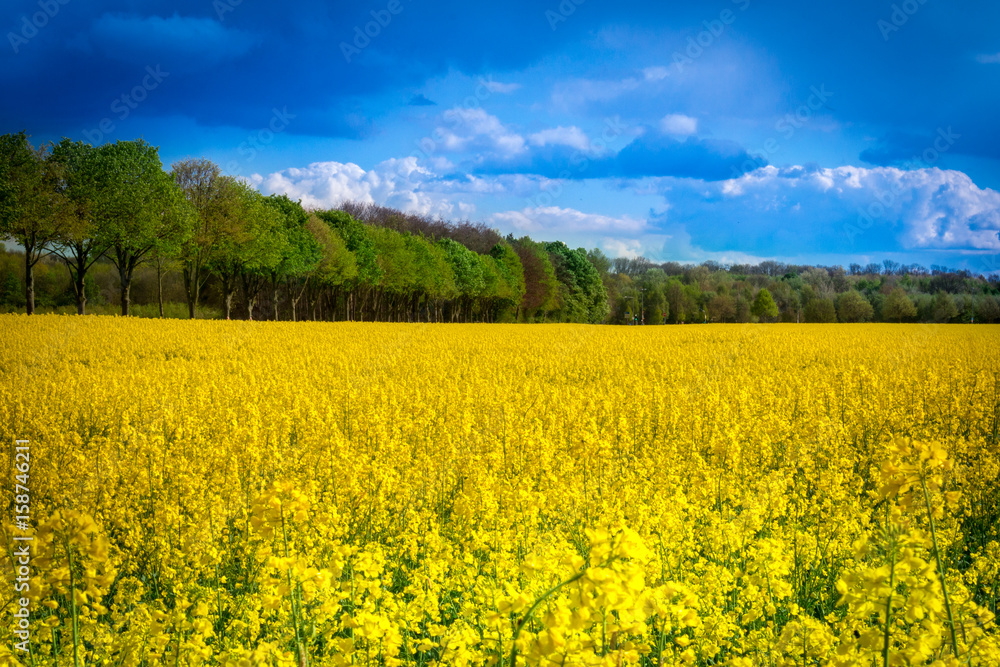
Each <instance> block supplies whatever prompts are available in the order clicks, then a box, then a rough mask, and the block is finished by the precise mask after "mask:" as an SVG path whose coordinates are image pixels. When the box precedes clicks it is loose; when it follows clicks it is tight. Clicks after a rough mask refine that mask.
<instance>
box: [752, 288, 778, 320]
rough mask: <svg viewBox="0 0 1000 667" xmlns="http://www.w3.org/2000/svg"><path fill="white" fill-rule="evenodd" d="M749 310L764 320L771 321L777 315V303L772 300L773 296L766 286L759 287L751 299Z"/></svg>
mask: <svg viewBox="0 0 1000 667" xmlns="http://www.w3.org/2000/svg"><path fill="white" fill-rule="evenodd" d="M750 312H751V313H753V314H754V315H756V316H757V317H758V318H759V319H761V320H763V321H765V322H766V321H771V320H774V318H776V317H777V316H778V304H776V303H775V302H774V297H772V296H771V293H770V292H769V291H768V290H767V289H766V288H761V290H760V291H759V292H757V296H756V298H754V300H753V306H751V308H750Z"/></svg>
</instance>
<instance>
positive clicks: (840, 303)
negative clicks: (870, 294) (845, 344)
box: [837, 289, 875, 322]
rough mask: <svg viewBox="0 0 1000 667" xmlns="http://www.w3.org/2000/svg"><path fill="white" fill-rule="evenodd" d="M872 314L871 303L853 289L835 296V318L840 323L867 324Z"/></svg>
mask: <svg viewBox="0 0 1000 667" xmlns="http://www.w3.org/2000/svg"><path fill="white" fill-rule="evenodd" d="M874 313H875V309H874V308H873V307H872V304H871V302H870V301H868V299H866V298H865V297H864V295H863V294H861V292H859V291H857V290H855V289H850V290H847V291H846V292H844V293H843V294H840V295H839V296H837V317H838V318H839V319H840V321H841V322H867V321H868V320H870V319H871V318H872V315H873V314H874Z"/></svg>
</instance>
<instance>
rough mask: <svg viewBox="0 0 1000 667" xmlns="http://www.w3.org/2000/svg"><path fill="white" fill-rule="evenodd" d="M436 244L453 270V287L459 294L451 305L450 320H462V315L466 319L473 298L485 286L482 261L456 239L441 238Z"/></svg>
mask: <svg viewBox="0 0 1000 667" xmlns="http://www.w3.org/2000/svg"><path fill="white" fill-rule="evenodd" d="M437 244H438V246H439V247H440V248H441V250H442V251H443V252H444V255H445V258H446V259H447V260H448V264H449V265H450V266H451V269H452V271H453V272H454V275H455V287H456V289H457V290H458V294H459V297H458V298H457V299H456V300H455V303H454V304H453V306H452V312H451V321H452V322H456V321H463V320H462V318H463V317H464V318H465V320H464V321H468V319H469V318H470V317H471V316H472V306H473V303H474V299H476V298H477V297H479V296H480V295H481V294H482V293H483V290H484V289H485V288H486V280H485V278H484V276H483V267H482V263H481V262H480V261H479V258H478V256H477V255H476V253H474V252H472V251H471V250H469V249H468V248H466V247H465V246H464V245H462V244H461V243H459V242H457V241H452V240H451V239H448V238H443V239H439V240H438V242H437Z"/></svg>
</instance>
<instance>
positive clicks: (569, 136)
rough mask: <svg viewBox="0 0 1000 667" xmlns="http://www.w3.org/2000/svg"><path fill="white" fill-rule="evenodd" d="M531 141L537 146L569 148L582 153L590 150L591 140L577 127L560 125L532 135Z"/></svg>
mask: <svg viewBox="0 0 1000 667" xmlns="http://www.w3.org/2000/svg"><path fill="white" fill-rule="evenodd" d="M529 139H530V140H531V143H532V144H534V145H535V146H569V147H570V148H575V149H577V150H580V151H586V150H589V149H590V139H588V138H587V135H586V134H584V133H583V130H581V129H580V128H578V127H576V126H575V125H571V126H570V127H562V126H561V125H560V126H559V127H553V128H549V129H546V130H542V131H541V132H536V133H534V134H533V135H531V136H530V137H529Z"/></svg>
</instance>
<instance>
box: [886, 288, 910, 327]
mask: <svg viewBox="0 0 1000 667" xmlns="http://www.w3.org/2000/svg"><path fill="white" fill-rule="evenodd" d="M916 316H917V307H916V306H915V305H914V304H913V301H911V300H910V297H908V296H907V295H906V290H904V289H903V288H902V287H894V288H893V290H892V291H891V292H889V295H888V296H886V298H885V303H883V304H882V317H883V318H884V319H887V320H896V321H898V322H902V321H903V318H904V317H905V318H907V319H909V318H911V317H916Z"/></svg>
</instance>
